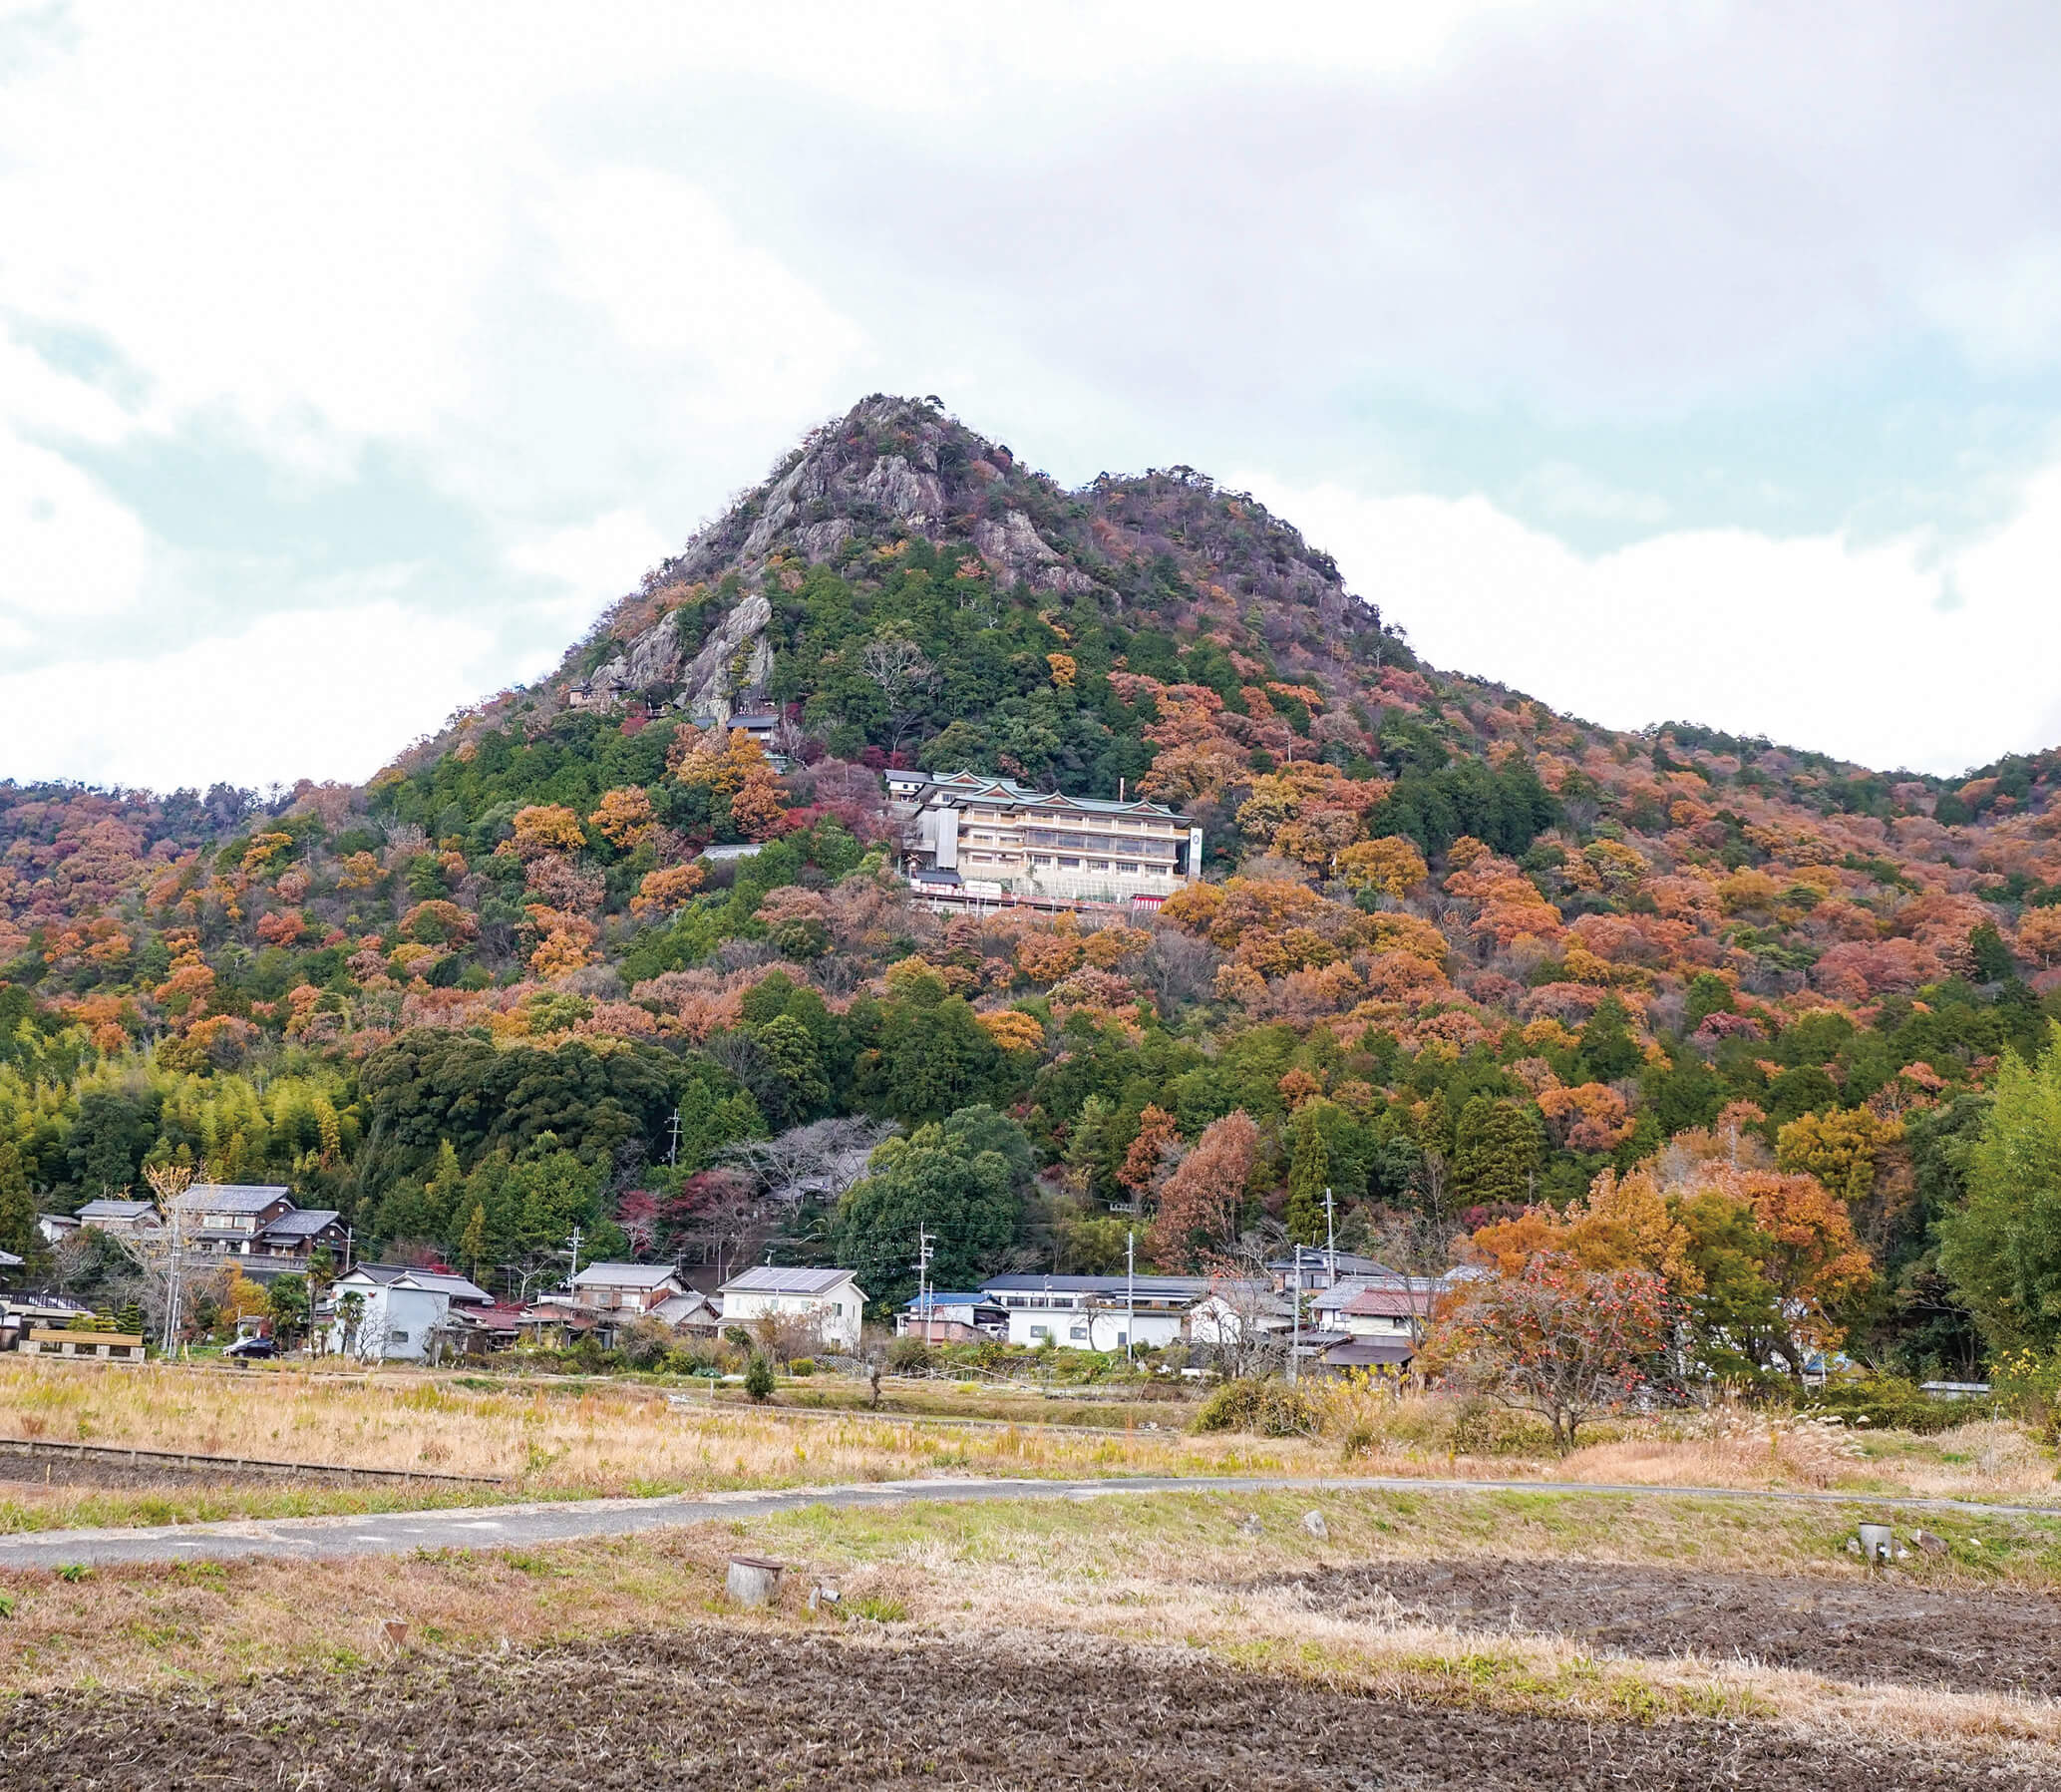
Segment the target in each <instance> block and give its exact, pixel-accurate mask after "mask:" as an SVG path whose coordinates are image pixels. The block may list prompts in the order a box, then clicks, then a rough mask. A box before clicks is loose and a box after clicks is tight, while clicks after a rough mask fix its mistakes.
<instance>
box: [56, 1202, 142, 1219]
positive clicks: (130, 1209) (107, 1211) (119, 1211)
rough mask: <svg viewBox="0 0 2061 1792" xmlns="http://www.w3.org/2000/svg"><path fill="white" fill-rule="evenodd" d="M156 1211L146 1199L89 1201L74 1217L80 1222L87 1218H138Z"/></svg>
mask: <svg viewBox="0 0 2061 1792" xmlns="http://www.w3.org/2000/svg"><path fill="white" fill-rule="evenodd" d="M157 1211H158V1210H157V1208H156V1206H155V1204H153V1203H151V1202H148V1201H89V1202H88V1203H87V1204H86V1205H85V1206H84V1207H82V1208H81V1209H80V1210H79V1212H78V1214H77V1215H76V1216H74V1217H75V1218H76V1219H78V1220H80V1221H82V1222H84V1221H88V1220H138V1219H141V1218H142V1217H143V1216H144V1215H145V1214H153V1213H156V1212H157Z"/></svg>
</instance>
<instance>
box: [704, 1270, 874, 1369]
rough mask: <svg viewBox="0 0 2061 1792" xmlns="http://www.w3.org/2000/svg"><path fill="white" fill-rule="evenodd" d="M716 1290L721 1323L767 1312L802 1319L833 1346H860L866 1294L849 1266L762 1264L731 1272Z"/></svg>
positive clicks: (748, 1321)
mask: <svg viewBox="0 0 2061 1792" xmlns="http://www.w3.org/2000/svg"><path fill="white" fill-rule="evenodd" d="M716 1292H717V1293H718V1294H719V1295H720V1296H721V1298H722V1302H723V1323H724V1324H725V1325H749V1324H751V1323H752V1321H753V1320H755V1319H764V1318H768V1317H775V1318H786V1319H804V1320H806V1321H808V1323H809V1324H811V1325H812V1326H813V1327H814V1328H815V1330H816V1332H817V1335H818V1336H819V1337H821V1338H822V1339H823V1341H824V1343H825V1344H826V1345H828V1346H830V1347H831V1348H833V1349H838V1350H843V1351H848V1352H849V1351H855V1350H857V1349H858V1348H859V1325H860V1323H861V1321H862V1320H863V1318H864V1316H865V1294H864V1293H863V1291H862V1290H861V1289H860V1288H859V1283H858V1282H857V1280H855V1279H854V1277H853V1274H852V1271H851V1270H850V1269H789V1268H781V1267H777V1266H776V1265H774V1264H771V1263H767V1264H762V1265H761V1266H759V1267H758V1268H755V1269H746V1270H745V1271H744V1272H743V1273H742V1274H738V1275H733V1276H731V1278H730V1279H729V1280H728V1281H726V1282H725V1283H724V1284H723V1285H722V1286H721V1287H720V1288H718V1289H717V1290H716Z"/></svg>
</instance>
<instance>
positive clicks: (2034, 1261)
mask: <svg viewBox="0 0 2061 1792" xmlns="http://www.w3.org/2000/svg"><path fill="white" fill-rule="evenodd" d="M1967 1190H1968V1195H1967V1201H1966V1204H1965V1205H1964V1206H1963V1207H1961V1208H1960V1209H1959V1210H1958V1211H1957V1212H1952V1213H1948V1214H1945V1215H1943V1216H1942V1217H1941V1219H1940V1222H1939V1267H1940V1268H1941V1270H1943V1271H1944V1272H1945V1275H1946V1277H1947V1279H1948V1280H1949V1281H1950V1282H1951V1283H1952V1284H1953V1286H1954V1289H1955V1291H1956V1292H1957V1293H1958V1294H1959V1296H1960V1298H1961V1301H1962V1302H1963V1303H1964V1304H1965V1305H1966V1307H1967V1308H1968V1310H1969V1311H1970V1312H1972V1313H1973V1314H1974V1315H1975V1320H1976V1323H1977V1324H1979V1325H1980V1326H1981V1328H1982V1335H1983V1336H1984V1337H1985V1338H1986V1339H1988V1341H1989V1343H1990V1346H1991V1347H1992V1348H2006V1347H2022V1346H2031V1347H2033V1348H2035V1349H2039V1350H2051V1349H2053V1348H2054V1347H2055V1345H2056V1344H2057V1343H2061V1034H2056V1035H2055V1036H2054V1037H2052V1038H2050V1041H2049V1044H2048V1048H2047V1051H2046V1052H2045V1054H2044V1055H2043V1056H2042V1057H2041V1058H2040V1060H2039V1062H2038V1064H2037V1065H2028V1064H2027V1063H2026V1062H2025V1061H2024V1060H2023V1059H2022V1058H2019V1057H2017V1056H2016V1055H2015V1054H2006V1056H2005V1057H2004V1060H2003V1062H2002V1063H2001V1064H2000V1065H1999V1066H1998V1067H1997V1078H1996V1099H1995V1102H1994V1104H1993V1105H1992V1106H1991V1108H1990V1111H1989V1120H1988V1124H1987V1125H1985V1126H1984V1127H1983V1129H1982V1136H1981V1138H1980V1139H1979V1140H1977V1142H1976V1144H1975V1147H1974V1149H1973V1150H1972V1151H1971V1152H1970V1153H1969V1155H1968V1168H1967Z"/></svg>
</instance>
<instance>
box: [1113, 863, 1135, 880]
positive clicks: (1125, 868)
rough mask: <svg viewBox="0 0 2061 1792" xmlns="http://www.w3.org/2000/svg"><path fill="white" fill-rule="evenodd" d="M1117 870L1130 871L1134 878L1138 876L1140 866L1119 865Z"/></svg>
mask: <svg viewBox="0 0 2061 1792" xmlns="http://www.w3.org/2000/svg"><path fill="white" fill-rule="evenodd" d="M1117 870H1118V871H1120V872H1128V873H1130V875H1131V876H1132V877H1134V878H1135V877H1137V876H1138V867H1137V866H1135V865H1120V866H1118V867H1117Z"/></svg>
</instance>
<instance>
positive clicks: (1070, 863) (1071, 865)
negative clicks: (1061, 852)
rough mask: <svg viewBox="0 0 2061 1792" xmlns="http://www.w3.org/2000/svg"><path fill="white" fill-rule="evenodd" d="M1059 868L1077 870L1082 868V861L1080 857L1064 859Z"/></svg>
mask: <svg viewBox="0 0 2061 1792" xmlns="http://www.w3.org/2000/svg"><path fill="white" fill-rule="evenodd" d="M1059 869H1060V870H1061V871H1063V872H1077V871H1079V870H1080V869H1081V862H1080V861H1079V860H1078V859H1062V860H1061V861H1060V862H1059Z"/></svg>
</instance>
